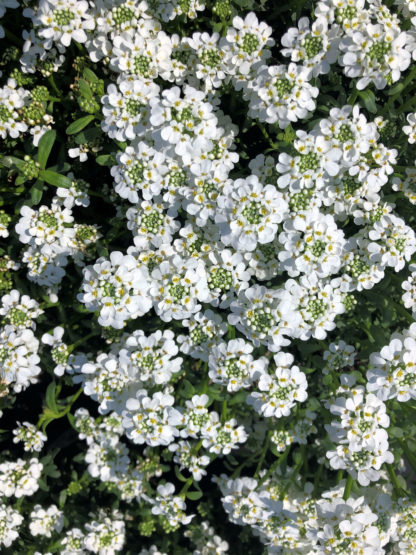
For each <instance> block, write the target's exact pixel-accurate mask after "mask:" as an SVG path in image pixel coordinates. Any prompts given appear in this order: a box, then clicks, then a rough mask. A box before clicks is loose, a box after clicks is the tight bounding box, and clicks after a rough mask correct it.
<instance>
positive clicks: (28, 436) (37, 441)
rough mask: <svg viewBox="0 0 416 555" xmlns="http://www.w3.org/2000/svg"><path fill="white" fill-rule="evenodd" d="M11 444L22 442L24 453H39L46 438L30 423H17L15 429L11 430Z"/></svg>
mask: <svg viewBox="0 0 416 555" xmlns="http://www.w3.org/2000/svg"><path fill="white" fill-rule="evenodd" d="M13 434H14V436H15V437H14V438H13V443H19V442H20V441H22V442H23V447H24V450H25V451H37V452H39V451H41V450H42V448H43V445H44V443H45V441H46V440H47V436H46V435H45V434H44V433H42V432H41V431H40V430H38V429H37V428H36V426H35V425H34V424H31V423H30V422H23V424H20V422H17V428H15V429H14V430H13Z"/></svg>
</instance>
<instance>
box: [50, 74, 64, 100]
mask: <svg viewBox="0 0 416 555" xmlns="http://www.w3.org/2000/svg"><path fill="white" fill-rule="evenodd" d="M48 83H49V84H50V86H51V87H52V88H53V90H54V91H55V94H56V96H58V97H59V98H61V96H62V95H61V91H60V90H59V89H58V87H57V86H56V83H55V79H54V78H53V75H49V77H48Z"/></svg>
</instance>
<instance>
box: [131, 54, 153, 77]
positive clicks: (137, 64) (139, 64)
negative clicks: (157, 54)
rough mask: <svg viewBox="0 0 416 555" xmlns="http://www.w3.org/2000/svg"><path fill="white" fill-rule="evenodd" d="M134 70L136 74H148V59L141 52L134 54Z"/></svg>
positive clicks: (146, 75)
mask: <svg viewBox="0 0 416 555" xmlns="http://www.w3.org/2000/svg"><path fill="white" fill-rule="evenodd" d="M133 67H134V72H135V73H136V75H142V76H143V77H148V76H149V68H150V59H149V58H148V57H147V56H144V55H143V54H139V55H138V56H135V58H134V62H133Z"/></svg>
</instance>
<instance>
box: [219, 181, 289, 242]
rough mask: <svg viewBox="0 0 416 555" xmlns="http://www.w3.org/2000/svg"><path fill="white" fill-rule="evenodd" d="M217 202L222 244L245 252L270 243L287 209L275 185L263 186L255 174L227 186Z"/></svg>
mask: <svg viewBox="0 0 416 555" xmlns="http://www.w3.org/2000/svg"><path fill="white" fill-rule="evenodd" d="M217 203H218V208H219V209H218V211H217V215H216V218H215V221H216V223H218V225H219V228H220V233H221V240H222V242H223V243H224V244H225V245H232V246H233V247H234V248H235V249H236V250H242V251H253V250H254V249H255V248H256V246H257V243H260V244H262V245H263V244H266V243H271V242H272V241H273V239H274V238H275V236H276V233H277V230H278V224H279V223H280V222H281V221H282V220H283V219H284V218H285V216H286V215H287V210H288V209H287V204H286V202H285V201H284V200H283V196H282V194H281V193H279V191H277V190H276V188H275V187H274V186H272V185H266V186H263V185H262V184H261V183H260V182H259V180H258V177H257V176H256V175H251V176H249V177H247V178H246V179H237V180H236V181H235V182H230V183H227V184H226V185H225V187H224V189H223V192H222V194H221V195H220V197H219V198H218V199H217Z"/></svg>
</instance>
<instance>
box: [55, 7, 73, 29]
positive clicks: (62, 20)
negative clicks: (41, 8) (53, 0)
mask: <svg viewBox="0 0 416 555" xmlns="http://www.w3.org/2000/svg"><path fill="white" fill-rule="evenodd" d="M53 16H54V19H55V21H56V23H57V24H58V25H59V27H64V26H65V25H69V24H70V23H71V21H72V20H73V19H74V18H75V15H74V14H73V13H72V12H71V10H68V9H65V10H55V11H54V13H53Z"/></svg>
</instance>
